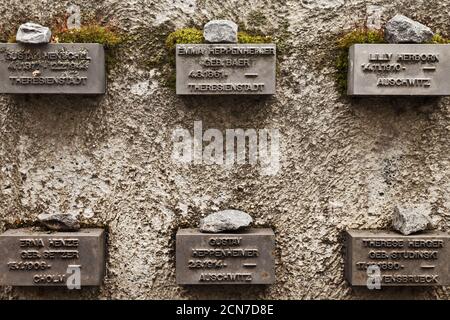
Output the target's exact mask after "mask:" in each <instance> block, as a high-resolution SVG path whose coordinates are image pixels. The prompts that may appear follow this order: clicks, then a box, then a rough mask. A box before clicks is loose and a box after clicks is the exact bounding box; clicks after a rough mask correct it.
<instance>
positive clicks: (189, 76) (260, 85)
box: [176, 44, 276, 95]
mask: <svg viewBox="0 0 450 320" xmlns="http://www.w3.org/2000/svg"><path fill="white" fill-rule="evenodd" d="M275 61H276V46H275V45H274V44H179V45H177V47H176V67H177V85H176V88H177V94H180V95H203V94H223V95H225V94H243V95H247V94H256V95H266V94H274V93H275Z"/></svg>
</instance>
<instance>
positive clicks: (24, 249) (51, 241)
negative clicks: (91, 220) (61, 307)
mask: <svg viewBox="0 0 450 320" xmlns="http://www.w3.org/2000/svg"><path fill="white" fill-rule="evenodd" d="M70 267H77V268H79V270H80V275H81V277H80V280H81V286H99V285H100V284H101V283H102V281H103V275H104V268H105V233H104V231H103V230H102V229H81V230H80V231H77V232H39V231H30V230H28V229H14V230H8V231H6V232H5V233H3V234H1V235H0V285H11V286H66V284H67V280H68V277H69V276H70V274H69V273H68V269H69V268H70Z"/></svg>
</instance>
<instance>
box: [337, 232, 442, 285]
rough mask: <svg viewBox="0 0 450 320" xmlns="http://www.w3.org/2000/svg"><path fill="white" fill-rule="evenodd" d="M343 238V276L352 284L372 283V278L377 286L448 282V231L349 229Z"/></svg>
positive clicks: (440, 283)
mask: <svg viewBox="0 0 450 320" xmlns="http://www.w3.org/2000/svg"><path fill="white" fill-rule="evenodd" d="M346 238H347V239H346V264H345V277H346V279H347V281H348V282H349V283H350V284H351V285H352V286H367V285H368V284H369V285H373V284H374V281H375V280H376V278H377V279H378V281H379V284H380V287H383V286H447V285H450V276H449V272H448V271H449V256H450V235H449V234H448V233H444V232H430V231H429V232H424V233H422V234H418V235H409V236H404V235H400V234H398V233H395V232H390V231H369V230H349V231H347V233H346ZM370 266H375V268H376V269H377V270H378V271H379V273H375V272H373V270H368V268H369V267H370ZM373 268H374V267H371V269H373ZM375 277H376V278H375Z"/></svg>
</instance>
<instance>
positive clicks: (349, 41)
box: [336, 28, 386, 94]
mask: <svg viewBox="0 0 450 320" xmlns="http://www.w3.org/2000/svg"><path fill="white" fill-rule="evenodd" d="M359 43H386V41H385V40H384V33H383V31H382V30H369V29H363V28H360V29H356V30H353V31H351V32H349V33H347V34H345V35H343V36H342V37H341V38H339V39H338V41H337V48H338V55H337V58H336V69H337V86H338V89H339V91H340V92H341V93H343V94H345V93H346V92H347V74H348V53H349V49H350V47H351V46H352V45H354V44H359Z"/></svg>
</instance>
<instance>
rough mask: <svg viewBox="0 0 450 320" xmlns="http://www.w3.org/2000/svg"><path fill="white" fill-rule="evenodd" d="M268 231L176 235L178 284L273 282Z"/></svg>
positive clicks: (191, 231)
mask: <svg viewBox="0 0 450 320" xmlns="http://www.w3.org/2000/svg"><path fill="white" fill-rule="evenodd" d="M274 249H275V235H274V233H273V231H272V230H271V229H250V230H248V231H243V232H239V233H202V232H200V231H198V230H197V229H180V230H179V231H178V232H177V243H176V251H177V254H176V268H177V270H176V272H177V283H178V284H182V285H185V284H271V283H273V282H274V281H275V270H274V268H275V267H274V264H275V262H274V255H275V253H274Z"/></svg>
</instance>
